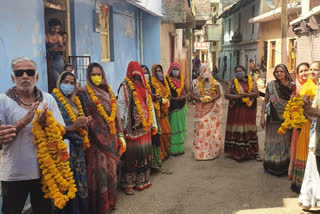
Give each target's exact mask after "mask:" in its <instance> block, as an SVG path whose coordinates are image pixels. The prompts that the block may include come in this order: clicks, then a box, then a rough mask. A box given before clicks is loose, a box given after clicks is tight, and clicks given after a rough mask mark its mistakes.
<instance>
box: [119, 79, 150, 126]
mask: <svg viewBox="0 0 320 214" xmlns="http://www.w3.org/2000/svg"><path fill="white" fill-rule="evenodd" d="M125 81H126V82H127V83H128V85H129V87H130V90H131V92H132V95H133V100H134V103H135V105H136V107H137V110H138V113H139V117H140V119H141V123H142V126H143V131H144V132H147V131H148V130H149V128H151V126H152V122H153V115H152V113H153V109H152V97H151V94H150V93H148V98H147V99H148V116H149V119H148V122H147V120H146V118H145V117H144V115H143V111H142V108H141V104H140V101H139V98H138V94H137V91H136V89H135V87H134V85H133V82H132V81H131V80H130V79H129V78H128V77H126V78H125ZM148 85H149V84H148ZM149 87H150V85H149ZM147 90H148V89H147Z"/></svg>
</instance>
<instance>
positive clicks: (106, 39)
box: [99, 5, 110, 62]
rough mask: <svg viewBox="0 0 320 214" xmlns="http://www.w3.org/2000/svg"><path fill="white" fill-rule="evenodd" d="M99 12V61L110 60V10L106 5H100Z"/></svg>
mask: <svg viewBox="0 0 320 214" xmlns="http://www.w3.org/2000/svg"><path fill="white" fill-rule="evenodd" d="M101 8H103V9H101V13H100V15H99V18H100V25H101V32H100V36H101V61H102V62H109V61H110V26H109V20H110V10H109V7H108V6H105V5H102V6H101Z"/></svg>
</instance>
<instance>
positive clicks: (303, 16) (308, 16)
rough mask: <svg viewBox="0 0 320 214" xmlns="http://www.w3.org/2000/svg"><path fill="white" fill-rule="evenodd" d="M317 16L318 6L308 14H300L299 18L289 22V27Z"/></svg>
mask: <svg viewBox="0 0 320 214" xmlns="http://www.w3.org/2000/svg"><path fill="white" fill-rule="evenodd" d="M319 14H320V6H317V7H314V8H313V9H312V10H310V11H309V12H308V13H305V14H301V16H300V17H299V18H297V19H295V20H293V21H292V22H290V25H296V24H298V23H300V22H302V21H303V20H305V19H308V18H310V17H311V16H314V15H319Z"/></svg>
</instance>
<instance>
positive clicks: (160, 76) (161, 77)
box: [156, 73, 163, 81]
mask: <svg viewBox="0 0 320 214" xmlns="http://www.w3.org/2000/svg"><path fill="white" fill-rule="evenodd" d="M156 75H157V79H158V80H160V81H162V80H163V74H158V73H157V74H156Z"/></svg>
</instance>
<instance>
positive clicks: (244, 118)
mask: <svg viewBox="0 0 320 214" xmlns="http://www.w3.org/2000/svg"><path fill="white" fill-rule="evenodd" d="M239 87H240V90H242V91H248V90H249V86H248V81H246V80H239ZM231 93H232V94H237V91H236V88H235V85H234V81H232V85H231ZM252 102H253V103H252V105H251V107H248V106H247V105H246V104H245V103H244V102H242V100H241V99H236V100H230V101H229V106H228V117H227V127H226V134H225V145H224V152H225V153H226V154H227V155H228V156H231V157H233V158H234V159H236V160H242V159H247V158H249V157H251V156H256V155H257V154H258V153H259V145H258V136H257V125H256V117H257V99H253V100H252Z"/></svg>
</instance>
